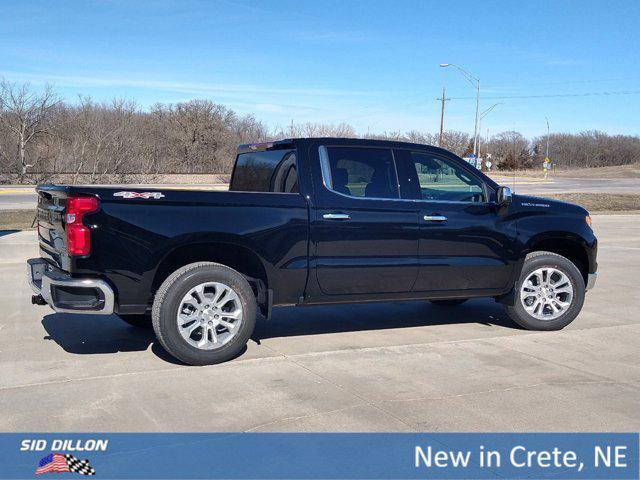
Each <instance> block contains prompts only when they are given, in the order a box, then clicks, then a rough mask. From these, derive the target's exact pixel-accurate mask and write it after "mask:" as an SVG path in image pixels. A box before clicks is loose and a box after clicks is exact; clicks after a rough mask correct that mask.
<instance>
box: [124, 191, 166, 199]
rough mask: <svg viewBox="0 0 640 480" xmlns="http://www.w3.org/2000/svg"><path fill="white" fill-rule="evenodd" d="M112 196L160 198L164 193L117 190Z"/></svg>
mask: <svg viewBox="0 0 640 480" xmlns="http://www.w3.org/2000/svg"><path fill="white" fill-rule="evenodd" d="M113 196H114V197H122V198H146V199H148V198H155V199H160V198H162V197H164V195H163V194H162V193H160V192H142V193H138V192H117V193H114V194H113Z"/></svg>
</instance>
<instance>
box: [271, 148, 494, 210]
mask: <svg viewBox="0 0 640 480" xmlns="http://www.w3.org/2000/svg"><path fill="white" fill-rule="evenodd" d="M364 148H367V147H364ZM369 148H386V147H369ZM390 150H391V155H392V156H393V166H394V168H395V169H396V180H398V195H400V177H399V176H398V173H397V172H398V171H397V168H398V167H397V166H396V159H395V155H394V154H393V149H390ZM405 150H409V151H413V150H410V149H405ZM420 153H422V152H420ZM318 154H319V155H320V170H321V172H322V185H323V186H324V187H325V188H326V189H327V190H328V191H329V192H331V193H333V194H334V195H339V196H341V197H344V198H351V199H354V200H378V201H380V200H382V201H388V202H412V203H416V202H428V203H441V204H455V205H493V204H494V202H490V201H487V200H488V198H489V196H488V195H487V192H486V187H485V188H484V190H485V191H484V196H485V201H484V202H463V201H458V200H427V199H422V198H402V197H398V198H382V197H356V196H354V195H345V194H344V193H341V192H337V191H335V190H334V189H333V188H331V186H333V182H332V180H331V167H330V166H329V152H328V151H327V147H326V146H325V145H320V146H319V147H318ZM474 177H475V178H478V179H479V180H480V181H482V179H481V178H479V177H477V176H475V175H474ZM482 184H483V185H485V182H482ZM330 185H331V186H330ZM273 193H277V192H273Z"/></svg>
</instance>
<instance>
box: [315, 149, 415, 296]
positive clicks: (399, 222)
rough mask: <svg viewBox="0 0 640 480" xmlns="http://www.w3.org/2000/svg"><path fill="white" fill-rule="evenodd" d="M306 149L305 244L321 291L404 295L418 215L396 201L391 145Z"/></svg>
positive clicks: (410, 204)
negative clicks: (310, 205) (310, 189)
mask: <svg viewBox="0 0 640 480" xmlns="http://www.w3.org/2000/svg"><path fill="white" fill-rule="evenodd" d="M309 153H310V155H309V158H310V161H311V164H312V165H313V171H314V177H313V179H314V192H315V208H314V211H313V213H312V222H311V241H312V249H313V248H314V247H315V253H314V254H313V257H315V270H316V276H317V280H318V285H319V287H320V290H321V292H322V293H323V294H326V295H352V294H385V293H393V292H410V291H411V288H412V286H413V283H414V282H415V280H416V277H417V274H418V267H417V265H416V260H417V251H418V217H417V210H416V209H415V207H414V206H413V204H414V203H415V202H412V201H404V200H402V199H401V198H400V194H399V185H398V177H397V171H396V166H395V161H394V158H393V153H392V150H391V149H390V148H369V147H363V146H362V145H348V144H346V145H344V144H342V145H340V144H338V145H334V144H312V146H311V147H310V152H309ZM312 252H313V250H312Z"/></svg>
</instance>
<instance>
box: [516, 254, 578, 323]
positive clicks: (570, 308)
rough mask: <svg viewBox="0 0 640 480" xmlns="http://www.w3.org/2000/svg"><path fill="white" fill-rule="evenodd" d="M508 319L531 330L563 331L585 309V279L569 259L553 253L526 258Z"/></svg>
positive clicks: (530, 255)
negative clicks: (583, 307)
mask: <svg viewBox="0 0 640 480" xmlns="http://www.w3.org/2000/svg"><path fill="white" fill-rule="evenodd" d="M517 288H518V291H517V292H516V295H515V305H513V306H512V305H505V310H506V312H507V314H508V315H509V317H510V318H511V319H512V320H513V321H514V322H516V323H517V324H518V325H520V326H521V327H524V328H526V329H528V330H560V329H562V328H564V327H566V326H567V325H569V324H570V323H571V322H572V321H573V320H574V319H575V318H576V317H577V316H578V314H579V313H580V311H581V310H582V305H583V304H584V296H585V284H584V278H583V277H582V274H581V273H580V270H578V268H577V267H576V266H575V265H574V264H573V262H571V261H570V260H569V259H567V258H565V257H563V256H561V255H558V254H555V253H552V252H544V251H539V252H532V253H530V254H529V255H527V257H526V259H525V262H524V266H523V267H522V272H521V274H520V279H519V281H518V287H517Z"/></svg>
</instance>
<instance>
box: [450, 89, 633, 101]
mask: <svg viewBox="0 0 640 480" xmlns="http://www.w3.org/2000/svg"><path fill="white" fill-rule="evenodd" d="M616 95H640V90H625V91H620V92H588V93H557V94H547V95H503V96H493V97H492V96H485V97H483V98H484V99H485V100H487V99H491V100H505V99H518V98H563V97H608V96H616ZM475 98H476V97H451V99H452V100H475Z"/></svg>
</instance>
